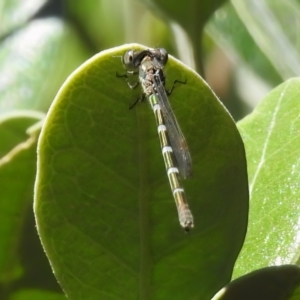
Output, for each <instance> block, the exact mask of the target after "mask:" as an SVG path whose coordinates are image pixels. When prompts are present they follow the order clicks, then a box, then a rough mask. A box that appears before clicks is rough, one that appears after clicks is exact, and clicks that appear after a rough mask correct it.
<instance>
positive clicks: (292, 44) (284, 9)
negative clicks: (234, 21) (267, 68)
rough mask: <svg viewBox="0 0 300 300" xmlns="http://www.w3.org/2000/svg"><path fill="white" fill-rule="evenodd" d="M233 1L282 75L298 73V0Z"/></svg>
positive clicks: (256, 41) (299, 64)
mask: <svg viewBox="0 0 300 300" xmlns="http://www.w3.org/2000/svg"><path fill="white" fill-rule="evenodd" d="M231 2H232V5H233V6H234V8H235V10H236V11H237V13H238V15H239V17H240V19H241V20H242V21H243V23H244V24H245V26H246V27H247V29H248V31H249V33H250V34H251V36H252V38H253V39H254V41H255V43H256V44H257V45H258V47H260V49H261V50H262V52H263V53H264V54H265V55H266V57H267V58H268V59H269V60H270V62H271V63H272V65H273V67H274V68H275V69H276V70H277V71H278V73H279V74H280V75H281V77H282V78H283V79H288V78H291V77H294V76H299V74H300V62H299V51H300V45H299V43H298V37H299V30H298V27H299V24H298V23H299V18H300V5H299V3H297V2H296V1H293V0H292V1H282V0H264V1H255V2H253V1H252V0H245V1H239V0H232V1H231ZM287 24H288V30H287Z"/></svg>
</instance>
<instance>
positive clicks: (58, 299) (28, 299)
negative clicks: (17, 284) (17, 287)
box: [9, 289, 67, 300]
mask: <svg viewBox="0 0 300 300" xmlns="http://www.w3.org/2000/svg"><path fill="white" fill-rule="evenodd" d="M66 299H67V298H66V296H64V295H62V294H57V293H53V292H49V291H39V290H33V289H31V290H21V291H18V292H16V293H14V294H13V295H12V296H11V297H10V298H9V300H66Z"/></svg>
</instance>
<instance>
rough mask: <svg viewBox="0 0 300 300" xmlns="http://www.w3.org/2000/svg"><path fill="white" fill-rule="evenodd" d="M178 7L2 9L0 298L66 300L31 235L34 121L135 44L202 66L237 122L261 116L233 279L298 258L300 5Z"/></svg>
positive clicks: (254, 122) (99, 4)
mask: <svg viewBox="0 0 300 300" xmlns="http://www.w3.org/2000/svg"><path fill="white" fill-rule="evenodd" d="M212 2H213V3H212ZM182 3H183V2H182ZM182 3H181V2H180V1H178V2H174V1H170V0H169V1H168V0H164V1H155V0H152V1H151V0H144V1H143V0H140V1H133V0H131V1H129V0H123V1H117V0H115V1H111V0H110V1H108V0H107V1H106V0H102V1H100V0H99V1H95V0H87V1H79V0H77V1H74V0H73V1H57V0H56V1H55V0H54V1H44V0H34V1H33V0H27V1H21V0H14V1H10V0H6V1H2V2H1V4H0V22H1V27H0V141H1V142H0V154H1V156H0V186H1V191H0V219H1V235H0V283H1V287H0V298H1V299H41V298H43V299H64V296H63V294H62V292H61V288H60V287H59V286H58V285H57V283H56V280H55V278H54V277H53V274H52V271H51V269H50V266H49V262H48V261H47V259H46V257H45V255H44V253H43V250H42V248H41V245H40V241H39V240H38V236H37V234H36V229H35V227H34V217H33V213H32V198H33V192H32V191H33V185H34V177H35V172H36V170H35V165H36V140H37V136H38V132H39V129H40V125H39V124H38V122H39V121H40V120H42V119H43V118H44V114H45V113H46V112H47V110H48V108H49V105H50V104H51V102H52V100H53V99H54V96H55V94H56V93H57V91H58V89H59V87H60V86H61V84H62V83H63V82H64V80H65V79H66V77H67V76H68V75H69V74H70V73H71V72H72V71H73V70H74V69H75V68H76V67H78V66H79V65H80V64H81V63H83V62H84V61H85V60H86V59H88V58H89V57H91V56H92V55H94V54H95V53H97V52H99V51H101V50H103V49H107V48H110V47H113V46H117V45H121V44H123V43H129V42H138V43H141V44H145V45H149V46H163V47H165V48H166V49H167V50H168V51H169V52H170V53H171V54H173V55H175V56H176V57H178V58H179V59H181V60H182V61H183V62H185V63H186V64H188V65H189V66H191V67H192V68H194V69H196V70H197V71H198V72H199V73H201V74H202V75H204V76H205V78H206V80H207V81H208V83H209V84H210V85H211V87H212V88H213V90H214V91H215V92H216V93H217V95H218V96H219V97H220V99H221V100H222V101H223V103H224V104H225V105H226V106H227V108H228V109H229V110H230V112H231V114H232V115H233V117H234V118H235V119H236V120H241V119H242V118H243V117H244V116H245V115H247V114H249V113H250V112H251V111H252V110H254V111H253V113H252V114H250V115H249V116H247V117H246V118H244V119H243V120H241V121H240V122H239V123H238V128H239V130H240V132H241V134H242V137H243V140H244V143H245V147H246V150H247V160H248V172H249V181H250V196H251V209H250V221H249V230H248V235H247V238H246V241H245V245H244V248H243V250H242V252H241V255H240V258H239V259H238V261H237V264H236V267H235V271H234V276H235V277H238V276H240V275H242V274H245V273H247V272H249V271H251V270H253V269H257V268H260V267H264V266H268V265H280V264H287V263H293V264H294V263H297V262H298V259H299V238H298V231H299V221H298V219H299V217H298V216H299V208H298V207H299V198H300V197H299V196H300V195H299V188H298V187H299V184H298V182H299V174H300V172H299V158H298V151H299V144H300V141H299V137H298V136H299V128H300V124H299V111H300V107H299V101H298V96H297V95H298V93H299V80H298V79H290V78H292V77H295V76H298V74H299V67H300V63H299V45H300V43H299V34H298V28H299V20H300V18H299V14H300V3H299V1H298V0H291V1H284V0H264V1H257V0H246V1H238V0H231V1H227V2H226V1H223V0H219V1H209V0H208V1H196V0H189V1H186V2H185V5H183V4H182ZM112 72H114V71H112ZM288 79H290V80H288ZM284 81H286V82H284ZM282 82H284V83H282ZM280 83H282V85H280V86H278V87H277V88H276V89H275V90H273V91H272V92H270V91H271V90H272V89H273V88H275V87H276V86H277V85H279V84H280ZM269 92H270V93H269ZM258 103H259V104H258ZM36 124H37V125H36ZM33 125H34V126H33Z"/></svg>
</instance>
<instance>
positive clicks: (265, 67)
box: [206, 3, 282, 86]
mask: <svg viewBox="0 0 300 300" xmlns="http://www.w3.org/2000/svg"><path fill="white" fill-rule="evenodd" d="M206 31H207V32H208V34H209V35H210V36H211V37H212V38H213V39H214V41H215V42H216V44H218V45H219V46H220V47H221V48H222V49H225V50H226V51H227V52H229V54H230V56H231V57H232V56H234V57H235V58H236V60H237V61H238V62H239V61H242V62H243V63H244V64H246V65H247V67H248V68H250V69H251V70H253V71H254V72H255V73H256V74H257V75H258V76H259V77H260V78H262V79H263V80H265V81H267V82H268V83H270V84H272V85H273V86H276V85H278V84H280V83H281V82H282V78H281V76H280V75H279V74H278V73H277V71H276V70H275V68H274V66H273V65H272V64H271V62H270V61H269V58H268V57H267V56H266V55H265V54H264V53H263V52H262V51H261V49H260V48H259V47H258V45H257V44H256V43H255V41H254V40H253V37H252V36H251V35H250V33H249V32H248V30H247V28H246V27H245V24H244V23H243V18H240V17H239V15H238V14H237V12H236V10H235V9H234V7H233V6H232V4H231V3H228V4H226V5H224V6H223V7H222V8H220V9H219V10H218V11H217V12H216V13H215V14H214V16H213V17H212V18H211V20H210V21H209V23H208V24H207V26H206Z"/></svg>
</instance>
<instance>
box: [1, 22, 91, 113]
mask: <svg viewBox="0 0 300 300" xmlns="http://www.w3.org/2000/svg"><path fill="white" fill-rule="evenodd" d="M87 57H88V54H87V53H86V51H85V50H84V47H83V46H82V45H81V43H80V42H79V41H78V39H77V38H76V36H75V35H74V32H73V31H72V30H71V29H70V28H69V27H68V26H67V25H64V23H63V22H62V21H61V20H59V19H56V18H48V19H42V20H35V21H32V22H31V23H30V24H29V25H27V26H26V27H25V28H24V29H21V30H19V31H18V32H17V33H15V34H14V35H13V36H11V37H8V38H6V39H5V40H4V41H3V42H2V43H1V47H0V78H1V82H0V94H1V98H0V114H3V113H6V112H10V111H13V110H19V109H37V110H43V111H45V110H47V109H48V107H49V105H50V103H51V102H52V100H53V98H54V96H55V94H56V92H57V90H58V88H59V86H60V85H61V84H62V82H63V81H64V80H65V79H66V77H67V76H68V75H69V73H70V72H72V71H73V70H74V69H75V68H76V67H77V66H78V65H79V64H80V63H82V62H83V61H84V60H85V59H87Z"/></svg>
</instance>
